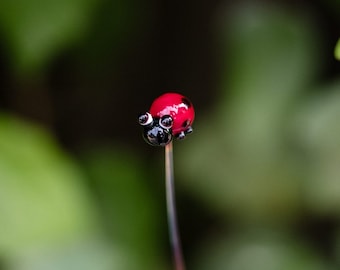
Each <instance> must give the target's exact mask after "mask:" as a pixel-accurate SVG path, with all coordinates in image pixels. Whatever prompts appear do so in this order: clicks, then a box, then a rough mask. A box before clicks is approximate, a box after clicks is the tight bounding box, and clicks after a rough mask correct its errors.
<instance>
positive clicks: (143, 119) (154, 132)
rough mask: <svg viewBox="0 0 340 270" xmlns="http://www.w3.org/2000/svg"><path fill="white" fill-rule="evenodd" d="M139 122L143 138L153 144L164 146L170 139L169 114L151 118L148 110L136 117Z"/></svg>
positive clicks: (170, 118)
mask: <svg viewBox="0 0 340 270" xmlns="http://www.w3.org/2000/svg"><path fill="white" fill-rule="evenodd" d="M138 122H139V124H140V125H141V126H142V127H143V138H144V140H145V141H146V142H147V143H148V144H151V145H153V146H165V145H167V144H168V143H169V142H171V140H172V130H171V128H172V123H173V119H172V117H171V116H170V115H164V116H162V117H160V118H153V117H152V115H151V114H150V113H148V112H146V113H143V114H141V115H140V116H139V117H138Z"/></svg>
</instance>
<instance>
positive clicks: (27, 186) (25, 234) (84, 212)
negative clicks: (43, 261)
mask: <svg viewBox="0 0 340 270" xmlns="http://www.w3.org/2000/svg"><path fill="white" fill-rule="evenodd" d="M82 181H83V178H82V176H81V174H80V172H79V170H78V168H77V167H76V166H75V164H73V162H72V160H71V159H70V158H69V157H67V155H65V154H64V153H62V152H61V151H60V150H59V149H58V147H57V146H56V144H55V143H54V141H53V140H51V138H50V137H49V136H48V135H47V134H45V133H44V132H42V130H39V129H38V128H36V127H33V126H29V125H28V124H25V123H24V122H21V121H18V120H16V119H13V118H11V117H6V116H0V216H1V219H0V251H1V252H6V253H17V252H21V251H22V250H25V249H27V248H34V247H37V246H41V245H54V244H57V243H58V244H61V245H62V244H64V243H65V242H66V243H67V242H68V241H74V240H75V239H78V238H82V237H84V236H85V235H87V234H88V233H89V232H90V231H91V230H92V229H93V225H95V222H94V221H95V220H96V219H95V216H94V215H93V208H92V205H91V203H90V201H89V200H88V194H87V193H86V190H85V189H84V187H83V186H82Z"/></svg>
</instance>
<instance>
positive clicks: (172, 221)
mask: <svg viewBox="0 0 340 270" xmlns="http://www.w3.org/2000/svg"><path fill="white" fill-rule="evenodd" d="M165 189H166V203H167V211H168V224H169V236H170V243H171V248H172V255H173V259H174V264H175V269H176V270H185V264H184V260H183V255H182V248H181V239H180V236H179V230H178V225H177V213H176V201H175V183H174V164H173V151H172V142H170V143H169V144H167V145H166V146H165Z"/></svg>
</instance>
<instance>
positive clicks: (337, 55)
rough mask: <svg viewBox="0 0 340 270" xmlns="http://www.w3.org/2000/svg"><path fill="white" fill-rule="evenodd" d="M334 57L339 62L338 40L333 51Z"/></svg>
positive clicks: (339, 45)
mask: <svg viewBox="0 0 340 270" xmlns="http://www.w3.org/2000/svg"><path fill="white" fill-rule="evenodd" d="M334 56H335V58H336V59H337V60H339V61H340V39H339V40H338V42H337V43H336V46H335V50H334Z"/></svg>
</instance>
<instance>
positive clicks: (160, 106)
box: [150, 93, 195, 136]
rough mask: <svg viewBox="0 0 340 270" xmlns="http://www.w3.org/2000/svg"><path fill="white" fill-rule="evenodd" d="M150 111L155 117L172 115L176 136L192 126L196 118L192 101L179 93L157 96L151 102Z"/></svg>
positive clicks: (173, 131) (173, 130)
mask: <svg viewBox="0 0 340 270" xmlns="http://www.w3.org/2000/svg"><path fill="white" fill-rule="evenodd" d="M150 113H151V115H152V116H153V117H162V116H164V115H170V116H171V117H172V119H173V125H172V134H173V135H174V136H176V135H178V134H179V133H181V132H182V131H183V132H185V131H186V130H187V129H188V127H191V124H192V123H193V121H194V118H195V111H194V107H193V106H192V103H191V102H190V101H189V100H188V99H187V98H186V97H184V96H182V95H181V94H177V93H166V94H164V95H162V96H160V97H158V98H156V99H155V100H154V102H153V103H152V104H151V108H150Z"/></svg>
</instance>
